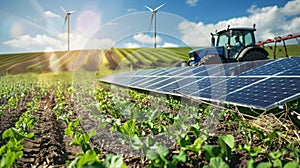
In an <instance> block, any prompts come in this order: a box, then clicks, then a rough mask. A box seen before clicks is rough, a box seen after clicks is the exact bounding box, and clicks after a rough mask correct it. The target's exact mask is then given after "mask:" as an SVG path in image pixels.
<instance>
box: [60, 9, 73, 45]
mask: <svg viewBox="0 0 300 168" xmlns="http://www.w3.org/2000/svg"><path fill="white" fill-rule="evenodd" d="M60 8H61V9H62V10H63V11H64V13H65V14H66V16H65V22H64V26H63V30H64V28H65V25H66V22H67V21H68V51H70V16H71V14H72V13H74V12H76V11H77V10H73V11H66V10H65V9H64V8H63V7H62V6H61V7H60Z"/></svg>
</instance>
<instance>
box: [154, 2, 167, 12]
mask: <svg viewBox="0 0 300 168" xmlns="http://www.w3.org/2000/svg"><path fill="white" fill-rule="evenodd" d="M165 4H166V3H164V4H162V5H160V6H159V7H157V8H155V9H154V11H157V10H158V9H160V8H161V7H163V6H164V5H165Z"/></svg>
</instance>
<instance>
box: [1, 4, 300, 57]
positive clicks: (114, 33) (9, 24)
mask: <svg viewBox="0 0 300 168" xmlns="http://www.w3.org/2000/svg"><path fill="white" fill-rule="evenodd" d="M163 3H166V5H165V6H163V7H162V8H161V9H160V10H159V11H158V13H157V32H158V36H157V45H158V47H177V46H203V45H209V39H210V35H209V34H210V32H214V31H215V30H216V29H218V30H219V29H222V28H225V27H226V26H227V24H230V25H231V26H232V27H241V26H242V27H248V26H252V25H253V23H255V24H256V25H257V32H256V36H257V40H265V39H268V38H273V37H275V36H279V35H287V34H291V33H299V31H300V29H299V28H300V17H299V16H300V0H293V1H286V0H275V1H274V0H255V1H241V0H227V1H217V0H180V1H179V0H178V1H174V0H156V1H154V0H110V1H107V0H1V2H0V22H1V24H0V53H18V52H33V51H56V50H65V49H66V48H67V26H66V27H65V29H64V30H62V28H63V23H64V17H65V14H64V12H63V11H62V10H61V6H63V7H64V8H65V9H66V10H78V11H77V12H75V13H73V14H72V15H71V19H70V21H71V49H72V50H75V49H90V48H95V49H100V48H109V47H152V46H153V38H152V36H153V34H152V28H151V29H149V24H150V17H151V13H150V11H148V9H147V8H145V6H149V7H151V8H156V7H157V6H159V5H161V4H163Z"/></svg>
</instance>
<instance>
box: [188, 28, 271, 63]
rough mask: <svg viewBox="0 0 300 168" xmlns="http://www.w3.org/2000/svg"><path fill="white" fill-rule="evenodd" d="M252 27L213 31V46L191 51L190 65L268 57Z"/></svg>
mask: <svg viewBox="0 0 300 168" xmlns="http://www.w3.org/2000/svg"><path fill="white" fill-rule="evenodd" d="M254 31H256V29H255V25H254V26H253V27H252V28H230V26H228V27H227V28H226V29H224V30H222V31H219V32H216V33H215V34H213V33H211V35H212V38H211V43H212V47H211V48H198V49H194V50H191V51H190V52H189V61H188V62H187V65H188V66H199V65H207V64H220V63H230V62H243V61H254V60H263V59H268V55H269V54H268V52H267V51H266V50H265V49H263V48H261V47H259V46H257V45H256V43H255V36H254ZM216 38H217V40H216Z"/></svg>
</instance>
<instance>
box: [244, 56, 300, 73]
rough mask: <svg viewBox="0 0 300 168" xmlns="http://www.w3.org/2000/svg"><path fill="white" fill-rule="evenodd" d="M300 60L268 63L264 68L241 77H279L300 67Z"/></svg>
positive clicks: (261, 67) (291, 59) (279, 60)
mask: <svg viewBox="0 0 300 168" xmlns="http://www.w3.org/2000/svg"><path fill="white" fill-rule="evenodd" d="M299 64H300V59H299V58H284V59H278V60H274V61H271V62H268V63H266V64H264V65H262V66H259V67H257V68H254V69H251V70H249V71H246V72H244V73H242V74H240V76H259V75H261V76H262V75H278V74H280V73H282V72H285V71H288V70H290V69H293V67H295V66H299Z"/></svg>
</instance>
